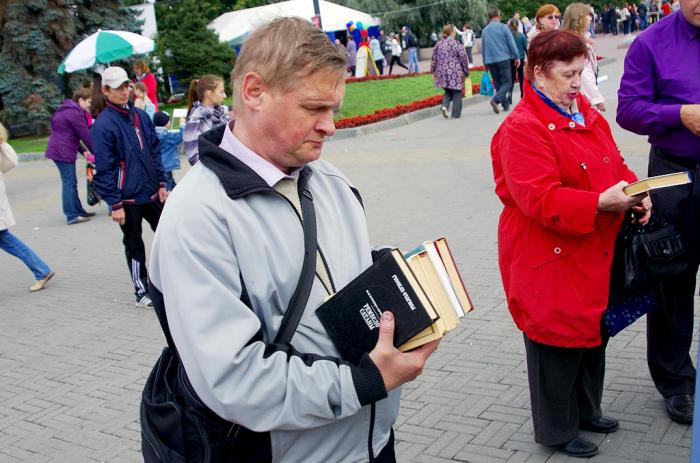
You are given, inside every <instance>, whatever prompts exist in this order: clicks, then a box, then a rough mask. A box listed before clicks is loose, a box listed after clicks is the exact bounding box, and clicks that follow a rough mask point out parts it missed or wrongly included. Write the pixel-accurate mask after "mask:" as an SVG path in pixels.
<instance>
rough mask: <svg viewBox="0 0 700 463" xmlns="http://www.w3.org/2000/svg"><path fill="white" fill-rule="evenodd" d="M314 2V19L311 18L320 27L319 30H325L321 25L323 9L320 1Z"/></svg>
mask: <svg viewBox="0 0 700 463" xmlns="http://www.w3.org/2000/svg"><path fill="white" fill-rule="evenodd" d="M313 2H314V17H313V18H311V20H312V21H313V23H314V24H315V25H316V27H318V28H319V29H321V30H322V29H323V27H322V25H321V7H320V6H319V4H318V0H313Z"/></svg>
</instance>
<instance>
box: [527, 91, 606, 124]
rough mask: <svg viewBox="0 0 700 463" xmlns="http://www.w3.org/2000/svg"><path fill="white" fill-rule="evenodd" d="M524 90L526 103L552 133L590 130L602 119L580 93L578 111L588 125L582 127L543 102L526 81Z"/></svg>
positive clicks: (577, 102) (577, 99)
mask: <svg viewBox="0 0 700 463" xmlns="http://www.w3.org/2000/svg"><path fill="white" fill-rule="evenodd" d="M523 87H524V88H523V90H524V92H525V95H524V101H525V103H526V104H527V105H528V106H529V108H530V109H531V110H532V111H533V113H534V114H535V115H536V116H537V118H538V119H539V120H540V121H541V122H542V123H543V124H544V125H545V127H547V128H548V129H549V130H550V131H554V132H557V131H559V130H565V129H566V130H589V129H590V128H591V127H593V125H594V124H595V121H596V119H598V118H599V117H600V114H599V113H598V111H596V110H595V109H593V108H592V107H591V105H590V103H588V100H586V97H584V96H583V94H582V93H579V95H578V97H577V98H576V104H577V105H578V110H579V112H580V113H581V114H583V117H584V119H585V120H586V125H585V126H582V125H579V124H577V123H575V122H574V121H572V120H571V119H570V118H568V117H566V116H564V115H563V114H560V113H559V112H558V111H556V110H554V109H553V108H550V107H549V105H548V104H547V103H545V102H544V101H542V98H540V96H539V95H538V94H537V93H536V92H535V90H533V89H532V86H531V85H530V81H529V80H526V81H525V83H524V85H523Z"/></svg>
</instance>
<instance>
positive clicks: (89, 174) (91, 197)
mask: <svg viewBox="0 0 700 463" xmlns="http://www.w3.org/2000/svg"><path fill="white" fill-rule="evenodd" d="M94 174H95V166H94V165H92V164H91V163H89V162H88V163H87V164H86V165H85V178H86V181H87V185H86V190H87V203H88V204H89V205H90V206H94V205H95V204H97V203H99V202H100V195H98V194H97V188H95V182H94V180H93V175H94Z"/></svg>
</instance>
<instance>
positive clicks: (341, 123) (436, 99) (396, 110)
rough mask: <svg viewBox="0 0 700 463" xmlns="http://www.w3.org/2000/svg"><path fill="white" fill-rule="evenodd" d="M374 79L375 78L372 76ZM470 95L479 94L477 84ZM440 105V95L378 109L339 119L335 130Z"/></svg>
mask: <svg viewBox="0 0 700 463" xmlns="http://www.w3.org/2000/svg"><path fill="white" fill-rule="evenodd" d="M374 77H376V76H374ZM472 93H474V94H478V93H479V84H473V85H472ZM440 104H442V95H433V96H431V97H428V98H424V99H422V100H418V101H414V102H413V103H409V104H400V105H396V106H394V107H393V108H384V109H379V110H377V111H375V112H373V113H372V114H367V115H364V116H353V117H346V118H344V119H339V120H337V121H336V122H335V128H336V129H349V128H351V127H357V126H360V125H365V124H372V123H374V122H379V121H383V120H386V119H392V118H394V117H398V116H400V115H402V114H406V113H410V112H413V111H417V110H419V109H423V108H430V107H432V106H438V105H440Z"/></svg>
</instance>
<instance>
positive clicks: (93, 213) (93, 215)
mask: <svg viewBox="0 0 700 463" xmlns="http://www.w3.org/2000/svg"><path fill="white" fill-rule="evenodd" d="M95 215H97V213H96V212H83V215H82V217H95Z"/></svg>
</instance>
